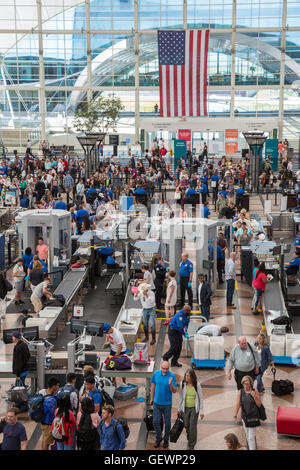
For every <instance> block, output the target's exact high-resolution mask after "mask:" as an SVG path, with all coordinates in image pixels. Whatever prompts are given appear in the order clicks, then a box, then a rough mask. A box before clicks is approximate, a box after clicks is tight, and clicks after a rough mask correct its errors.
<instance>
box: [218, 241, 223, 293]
mask: <svg viewBox="0 0 300 470" xmlns="http://www.w3.org/2000/svg"><path fill="white" fill-rule="evenodd" d="M223 266H224V251H223V250H222V248H221V246H220V245H217V271H218V277H219V284H223V282H224V281H223Z"/></svg>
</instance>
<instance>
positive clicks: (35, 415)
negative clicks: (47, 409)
mask: <svg viewBox="0 0 300 470" xmlns="http://www.w3.org/2000/svg"><path fill="white" fill-rule="evenodd" d="M47 396H50V395H45V396H43V395H40V394H39V393H37V394H36V395H33V397H32V399H31V400H30V403H29V410H28V414H29V417H30V418H31V419H32V421H35V422H36V423H42V422H43V421H44V419H45V414H44V399H45V397H47Z"/></svg>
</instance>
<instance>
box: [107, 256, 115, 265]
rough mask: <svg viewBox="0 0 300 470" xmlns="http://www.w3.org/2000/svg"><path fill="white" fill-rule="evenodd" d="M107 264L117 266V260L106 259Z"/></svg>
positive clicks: (109, 257) (110, 257)
mask: <svg viewBox="0 0 300 470" xmlns="http://www.w3.org/2000/svg"><path fill="white" fill-rule="evenodd" d="M106 264H116V260H115V259H114V258H113V257H112V256H108V257H107V258H106Z"/></svg>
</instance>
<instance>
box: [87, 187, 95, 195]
mask: <svg viewBox="0 0 300 470" xmlns="http://www.w3.org/2000/svg"><path fill="white" fill-rule="evenodd" d="M95 193H97V189H95V188H90V189H88V190H87V195H88V197H90V195H91V194H95Z"/></svg>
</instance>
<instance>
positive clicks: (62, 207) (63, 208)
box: [54, 201, 67, 211]
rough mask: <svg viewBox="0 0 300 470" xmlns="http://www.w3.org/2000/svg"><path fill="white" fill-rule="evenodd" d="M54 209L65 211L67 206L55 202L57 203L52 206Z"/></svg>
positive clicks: (60, 202)
mask: <svg viewBox="0 0 300 470" xmlns="http://www.w3.org/2000/svg"><path fill="white" fill-rule="evenodd" d="M54 209H60V210H63V211H65V210H67V205H66V203H65V202H64V201H57V203H56V204H55V206H54Z"/></svg>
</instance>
